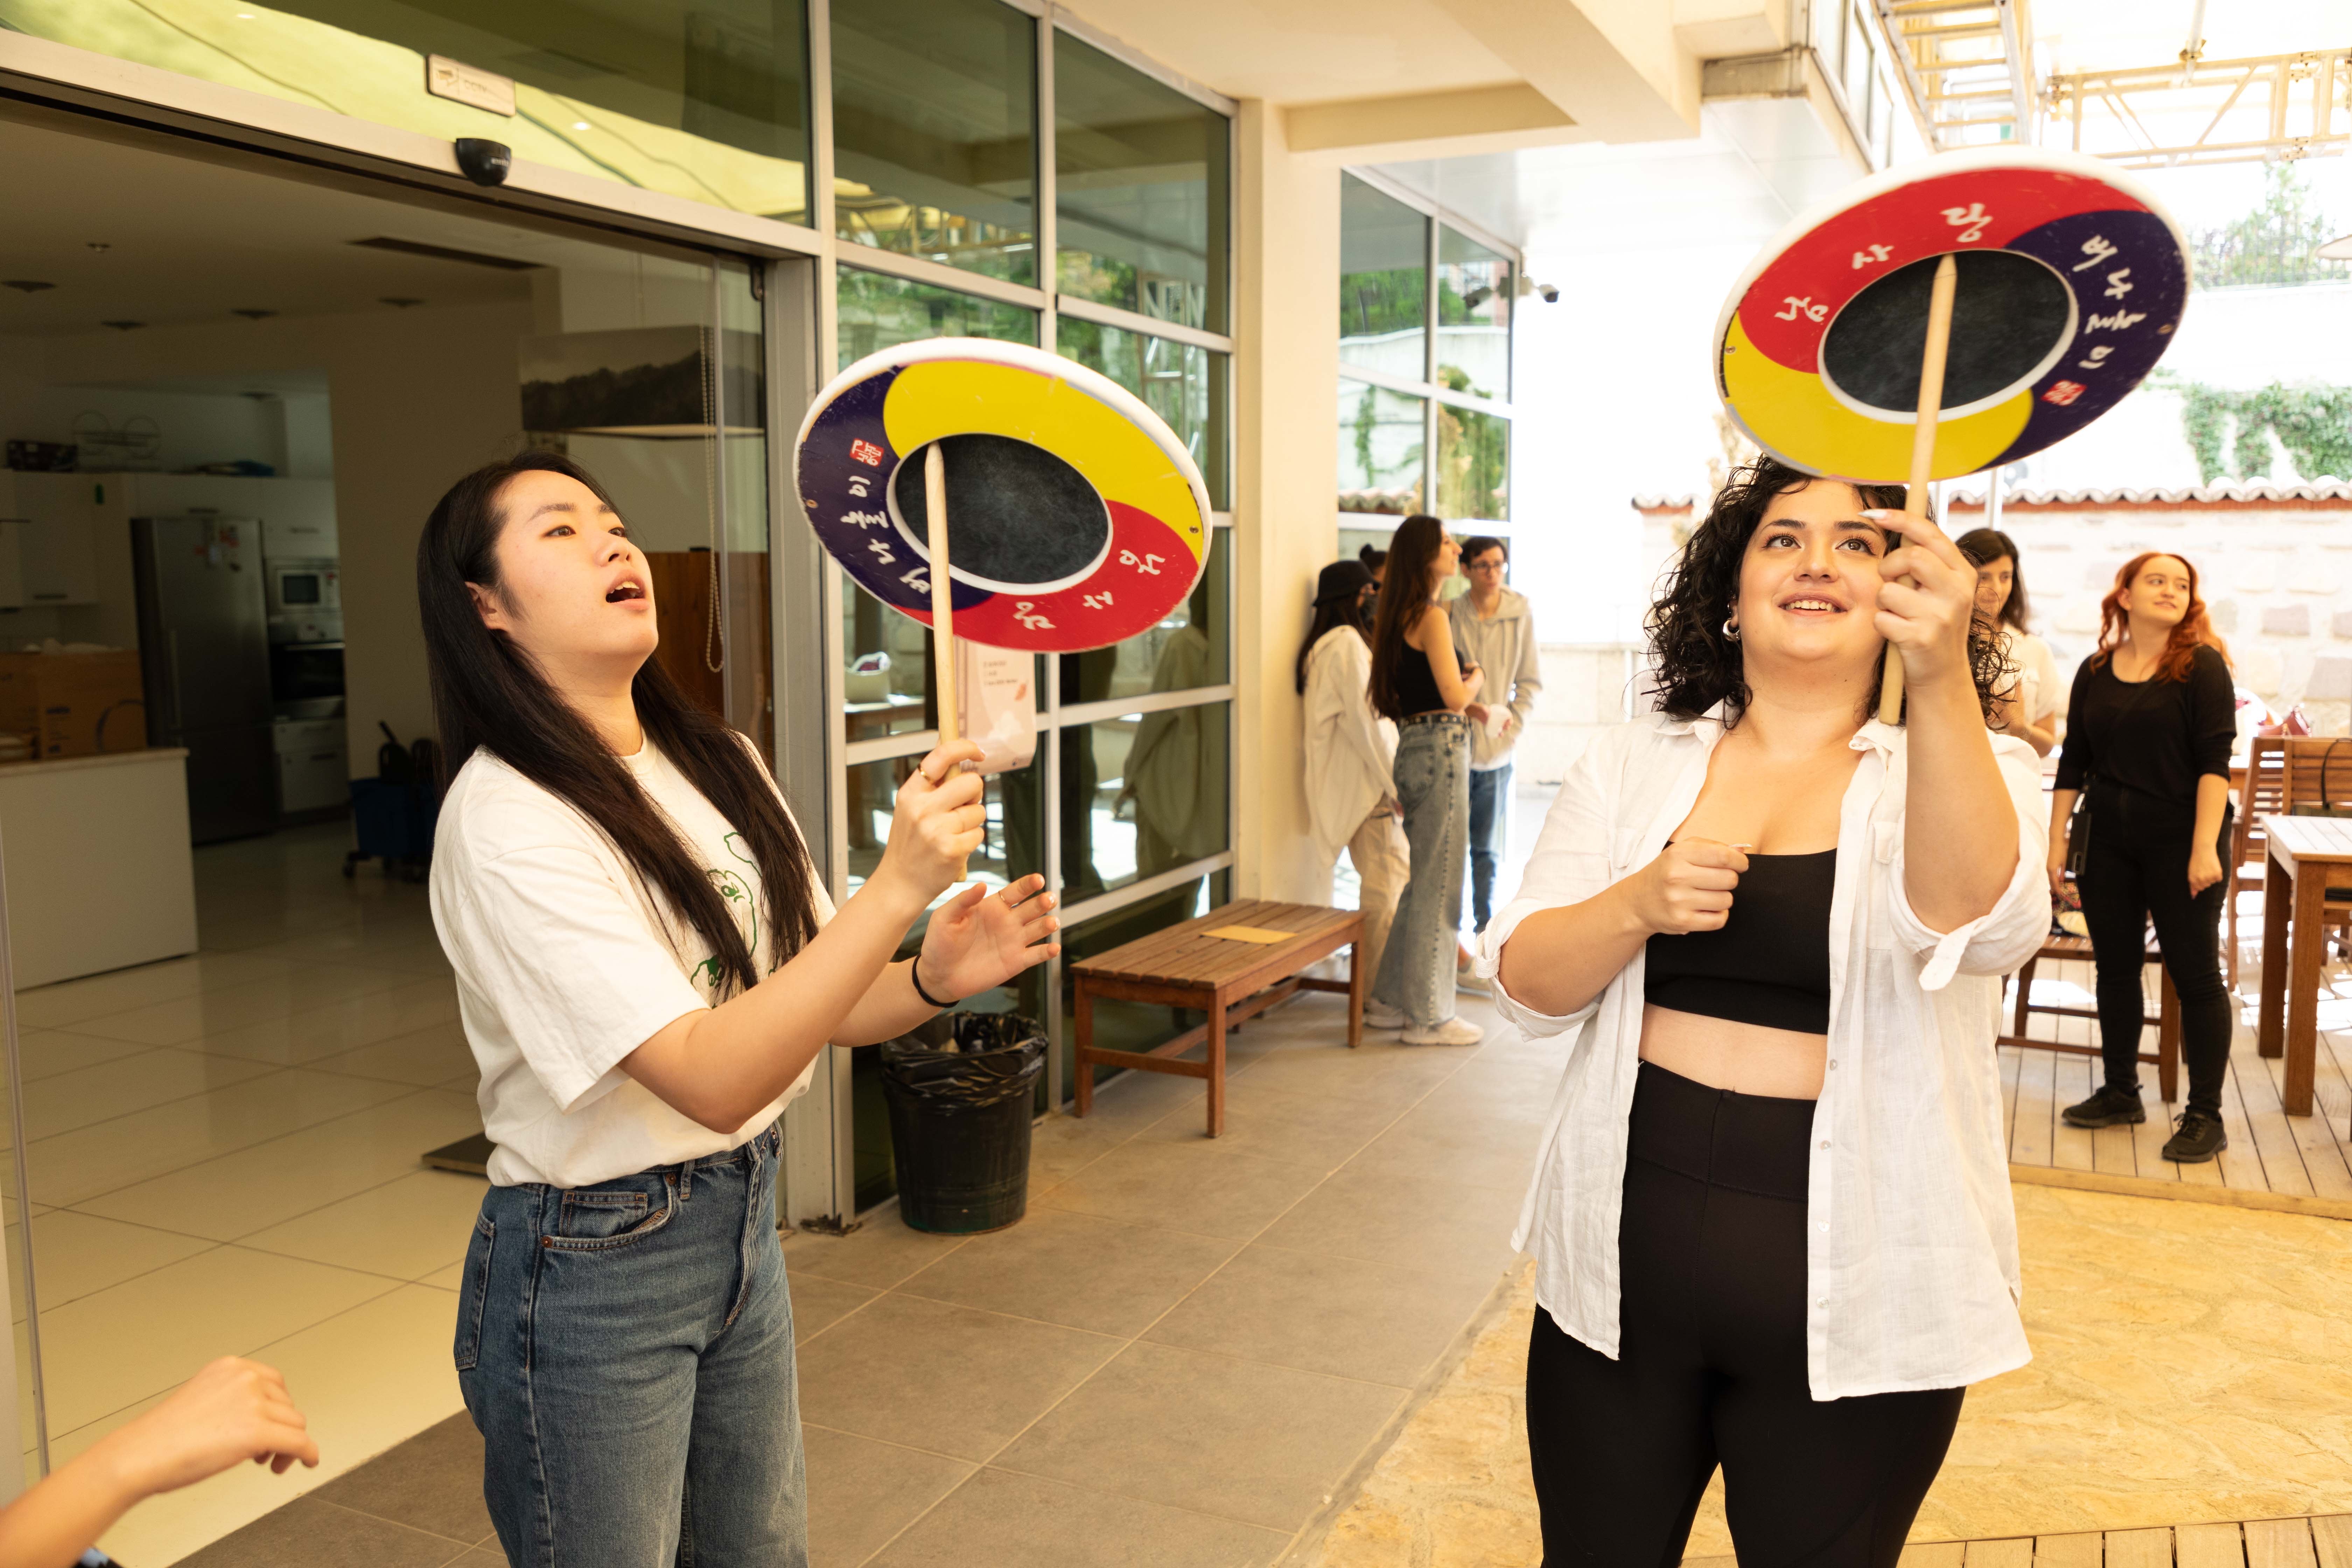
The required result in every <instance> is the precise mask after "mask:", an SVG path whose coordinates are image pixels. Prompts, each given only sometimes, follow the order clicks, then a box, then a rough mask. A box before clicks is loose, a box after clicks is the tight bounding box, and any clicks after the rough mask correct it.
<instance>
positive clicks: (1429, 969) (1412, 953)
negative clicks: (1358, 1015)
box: [1372, 716, 1470, 1029]
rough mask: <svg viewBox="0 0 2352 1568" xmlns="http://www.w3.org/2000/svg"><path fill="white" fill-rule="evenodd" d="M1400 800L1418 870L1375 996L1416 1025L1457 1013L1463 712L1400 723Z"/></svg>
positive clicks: (1466, 792)
mask: <svg viewBox="0 0 2352 1568" xmlns="http://www.w3.org/2000/svg"><path fill="white" fill-rule="evenodd" d="M1396 793H1397V800H1398V801H1399V802H1400V803H1401V804H1402V805H1403V806H1404V838H1405V847H1406V848H1407V850H1408V851H1409V853H1410V856H1411V859H1412V871H1411V873H1410V875H1408V876H1407V878H1406V879H1405V884H1404V896H1403V897H1402V898H1401V899H1399V900H1397V912H1396V923H1395V924H1394V925H1392V926H1391V927H1390V928H1389V945H1388V948H1387V951H1385V952H1382V953H1381V972H1380V974H1379V976H1378V977H1377V978H1376V979H1374V980H1373V982H1372V999H1373V1000H1374V1001H1376V1002H1379V1003H1381V1004H1382V1005H1385V1006H1390V1007H1394V1008H1395V1009H1397V1010H1398V1011H1399V1012H1401V1013H1402V1014H1403V1015H1404V1017H1405V1022H1406V1024H1408V1025H1409V1026H1412V1027H1413V1028H1416V1029H1425V1028H1428V1027H1430V1026H1433V1025H1437V1024H1443V1023H1444V1022H1445V1021H1446V1020H1447V1019H1448V1018H1451V1017H1453V1016H1454V932H1455V931H1457V930H1458V929H1459V928H1460V926H1461V924H1462V865H1463V859H1464V856H1465V843H1466V840H1467V834H1468V827H1469V821H1470V726H1469V724H1468V723H1467V721H1464V720H1462V719H1460V718H1457V717H1451V716H1449V717H1447V718H1444V719H1423V720H1407V721H1405V722H1403V723H1402V724H1400V725H1398V726H1397V749H1396Z"/></svg>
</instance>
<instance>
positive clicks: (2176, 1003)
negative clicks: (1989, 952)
mask: <svg viewBox="0 0 2352 1568" xmlns="http://www.w3.org/2000/svg"><path fill="white" fill-rule="evenodd" d="M2045 958H2079V959H2081V960H2083V961H2084V963H2088V962H2090V959H2091V939H2090V938H2089V937H2086V936H2053V937H2052V938H2051V939H2050V940H2049V941H2047V942H2043V943H2042V951H2041V952H2037V953H2035V954H2034V955H2033V956H2032V958H2029V959H2027V960H2026V961H2025V963H2024V965H2023V967H2021V968H2020V969H2019V970H2018V972H2017V1009H2016V1021H2015V1023H2014V1024H2013V1025H2012V1029H2013V1031H2014V1032H2013V1033H2011V1034H2006V1035H2003V1036H2001V1037H2000V1039H1999V1040H1997V1041H1995V1042H1994V1043H1995V1044H1996V1045H2003V1046H2032V1047H2034V1048H2035V1049H2037V1050H2044V1051H2064V1052H2066V1053H2068V1054H2069V1055H2072V1056H2078V1057H2095V1056H2097V1055H2098V1054H2099V1047H2096V1046H2076V1045H2068V1044H2067V1043H2065V1042H2064V1041H2063V1040H2037V1039H2035V1038H2033V1037H2032V1036H2030V1035H2028V1034H2027V1033H2026V1032H2025V1019H2026V1016H2027V1015H2028V1014H2030V1013H2056V1014H2059V1015H2062V1016H2065V1017H2069V1018H2096V1017H2097V1016H2099V1011H2098V1009H2097V1008H2095V1007H2068V1006H2063V1005H2060V1004H2058V1003H2055V1002H2036V1001H2035V1000H2033V971H2034V967H2035V966H2036V965H2037V964H2039V963H2041V962H2042V960H2043V959H2045ZM2147 963H2153V964H2155V965H2156V966H2157V967H2156V972H2157V974H2158V981H2157V996H2158V1001H2157V1015H2156V1016H2155V1017H2153V1018H2146V1017H2144V1018H2143V1020H2142V1021H2143V1022H2145V1023H2149V1024H2154V1025H2155V1026H2156V1049H2155V1050H2154V1051H2153V1052H2149V1051H2142V1052H2140V1053H2139V1059H2140V1060H2142V1061H2144V1062H2154V1063H2155V1064H2156V1083H2157V1089H2158V1092H2159V1093H2160V1094H2162V1096H2163V1097H2164V1099H2165V1100H2167V1101H2168V1102H2169V1101H2171V1100H2176V1099H2178V1098H2179V1087H2180V998H2179V996H2178V995H2177V994H2174V992H2173V989H2172V976H2171V975H2170V974H2168V973H2166V972H2165V969H2164V955H2163V954H2162V953H2161V952H2158V951H2157V946H2156V937H2155V935H2154V934H2153V933H2151V934H2150V935H2149V937H2148V939H2147Z"/></svg>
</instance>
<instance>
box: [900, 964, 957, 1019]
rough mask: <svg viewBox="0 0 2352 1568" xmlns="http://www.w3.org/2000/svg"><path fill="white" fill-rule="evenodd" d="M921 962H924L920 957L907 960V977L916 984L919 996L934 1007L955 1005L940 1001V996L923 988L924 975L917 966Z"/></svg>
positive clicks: (916, 992) (916, 991)
mask: <svg viewBox="0 0 2352 1568" xmlns="http://www.w3.org/2000/svg"><path fill="white" fill-rule="evenodd" d="M921 962H922V960H920V959H919V958H910V959H908V960H907V978H908V980H910V981H912V982H913V983H914V986H915V994H916V995H918V996H920V997H921V998H922V999H923V1000H924V1001H926V1002H929V1004H930V1005H932V1006H934V1007H952V1006H954V1005H955V1003H953V1002H942V1001H940V999H939V998H938V997H936V996H934V995H932V994H930V993H929V992H928V991H926V990H924V989H923V975H922V972H921V971H920V970H919V969H918V968H916V967H915V966H916V965H917V964H919V963H921ZM959 1000H961V998H959Z"/></svg>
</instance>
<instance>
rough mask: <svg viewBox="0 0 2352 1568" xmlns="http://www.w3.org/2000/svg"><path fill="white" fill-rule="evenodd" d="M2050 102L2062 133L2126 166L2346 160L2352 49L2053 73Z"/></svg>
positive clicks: (2351, 121) (2351, 138)
mask: <svg viewBox="0 0 2352 1568" xmlns="http://www.w3.org/2000/svg"><path fill="white" fill-rule="evenodd" d="M2042 101H2043V104H2044V106H2045V109H2046V112H2047V114H2048V119H2049V123H2050V124H2051V125H2052V126H2053V129H2054V128H2055V126H2056V125H2057V124H2058V123H2059V122H2060V121H2064V122H2065V123H2067V124H2068V125H2069V126H2071V128H2072V137H2073V145H2074V148H2075V149H2076V150H2077V151H2078V152H2085V153H2096V154H2098V155H2099V156H2101V157H2105V158H2112V159H2114V160H2116V162H2117V163H2122V164H2124V165H2125V166H2126V167H2127V168H2136V169H2160V168H2174V167H2178V166H2179V165H2182V164H2194V163H2248V162H2253V161H2261V162H2264V163H2271V162H2278V161H2283V160H2290V159H2295V158H2308V157H2314V156H2320V155H2326V154H2339V155H2340V154H2341V153H2344V152H2345V151H2346V149H2347V147H2352V49H2309V50H2305V51H2303V52H2301V53H2298V54H2291V55H2266V56H2263V57H2261V58H2254V59H2238V60H2201V59H2198V58H2194V57H2193V55H2189V54H2187V53H2184V55H2183V58H2182V60H2181V63H2180V64H2179V65H2172V66H2148V67H2143V68H2138V69H2133V70H2106V71H2076V72H2074V73H2072V74H2070V75H2066V76H2054V75H2053V77H2052V78H2051V79H2050V82H2049V86H2048V88H2047V89H2046V91H2045V92H2044V94H2043V100H2042ZM2156 111H2161V112H2160V116H2159V115H2158V113H2157V112H2156ZM2151 119H2157V120H2158V125H2156V126H2154V127H2151V125H2150V124H2149V121H2150V120H2151ZM2200 121H2201V125H2202V128H2201V129H2200V130H2198V131H2197V132H2196V133H2195V134H2194V135H2193V136H2191V137H2190V138H2189V139H2188V140H2186V141H2182V140H2179V136H2178V134H2177V132H2178V130H2179V129H2185V128H2186V127H2187V126H2188V125H2190V124H2196V123H2199V122H2200Z"/></svg>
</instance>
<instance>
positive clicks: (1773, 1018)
mask: <svg viewBox="0 0 2352 1568" xmlns="http://www.w3.org/2000/svg"><path fill="white" fill-rule="evenodd" d="M1836 878H1837V851H1836V850H1834V849H1824V850H1822V852H1821V853H1819V854H1817V855H1750V856H1748V869H1747V870H1746V871H1745V872H1743V873H1741V875H1740V878H1739V887H1738V889H1737V890H1736V891H1735V892H1734V893H1733V894H1732V898H1731V912H1730V914H1729V915H1727V916H1726V917H1725V919H1724V922H1723V929H1722V930H1720V931H1688V932H1683V933H1670V932H1666V931H1660V932H1658V933H1657V934H1656V935H1654V936H1653V937H1651V938H1650V941H1649V944H1648V946H1647V948H1646V949H1645V951H1646V952H1647V953H1648V957H1649V962H1648V963H1647V964H1646V965H1644V967H1643V973H1642V994H1643V998H1644V999H1645V1000H1647V1001H1651V1002H1654V1003H1656V1004H1657V1005H1659V1006H1661V1007H1671V1008H1673V1009H1674V1010H1675V1012H1677V1013H1696V1014H1698V1015H1699V1016H1702V1017H1706V1018H1727V1019H1730V1020H1731V1021H1732V1022H1734V1023H1738V1024H1760V1025H1762V1026H1765V1027H1767V1028H1771V1029H1794V1030H1797V1031H1799V1032H1800V1033H1802V1034H1808V1035H1826V1034H1828V1033H1829V1032H1830V889H1831V887H1832V884H1833V883H1834V881H1835V880H1836Z"/></svg>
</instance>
